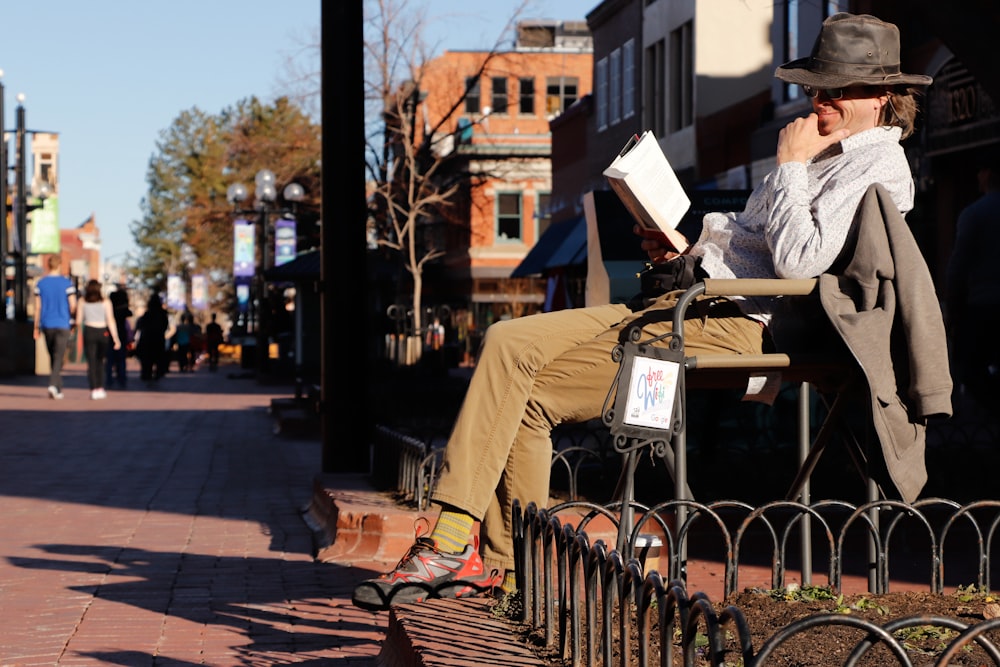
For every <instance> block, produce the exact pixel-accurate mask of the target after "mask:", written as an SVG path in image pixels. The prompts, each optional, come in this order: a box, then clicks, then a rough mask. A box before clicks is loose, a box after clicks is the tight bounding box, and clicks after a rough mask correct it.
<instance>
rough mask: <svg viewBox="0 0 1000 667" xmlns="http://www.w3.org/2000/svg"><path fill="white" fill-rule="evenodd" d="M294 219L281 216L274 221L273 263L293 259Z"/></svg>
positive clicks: (276, 264) (277, 264) (278, 264)
mask: <svg viewBox="0 0 1000 667" xmlns="http://www.w3.org/2000/svg"><path fill="white" fill-rule="evenodd" d="M295 250H296V248H295V221H294V220H289V219H287V218H282V219H280V220H278V221H277V222H276V223H274V265H275V266H281V265H282V264H285V263H287V262H290V261H292V260H293V259H295Z"/></svg>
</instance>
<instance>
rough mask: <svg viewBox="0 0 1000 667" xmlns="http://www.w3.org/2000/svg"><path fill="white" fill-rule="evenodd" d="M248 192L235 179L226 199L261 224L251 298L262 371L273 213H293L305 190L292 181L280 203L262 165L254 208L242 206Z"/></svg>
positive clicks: (269, 173)
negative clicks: (267, 273) (253, 216)
mask: <svg viewBox="0 0 1000 667" xmlns="http://www.w3.org/2000/svg"><path fill="white" fill-rule="evenodd" d="M247 194H248V193H247V189H246V187H245V186H244V185H243V184H242V183H233V184H232V185H230V186H229V187H228V188H227V189H226V200H227V201H229V203H230V204H232V206H233V212H234V213H236V214H237V215H256V221H255V224H256V227H257V228H256V230H255V231H256V236H257V238H258V241H257V243H256V245H257V246H258V249H256V250H255V260H256V262H255V263H256V269H255V271H254V280H253V284H254V295H253V298H252V299H251V303H250V309H251V321H252V322H253V332H254V337H255V338H256V346H255V348H256V349H255V352H256V362H257V364H256V368H257V371H258V372H261V373H262V372H263V371H264V365H265V360H266V359H267V349H266V348H267V343H268V340H267V337H268V334H269V333H270V332H269V331H268V328H269V327H268V326H267V324H266V320H267V315H266V312H267V309H266V307H265V303H266V301H267V282H266V281H265V280H264V272H265V271H266V270H267V269H268V268H270V264H272V263H273V259H272V260H269V257H268V248H269V243H270V240H271V233H270V232H271V228H270V216H271V214H273V213H276V214H278V215H280V216H289V215H292V214H293V213H294V210H295V209H294V207H295V204H296V203H297V202H299V201H301V200H302V199H303V197H304V195H305V191H304V190H303V189H302V186H301V185H299V184H298V183H289V184H288V185H286V186H285V189H284V190H282V198H283V199H284V201H285V202H286V206H278V205H277V199H278V190H277V187H276V186H275V179H274V172H272V171H271V170H269V169H261V170H260V171H258V172H257V174H256V176H255V177H254V204H253V208H251V209H243V208H240V205H241V204H242V203H243V202H244V201H246V199H247Z"/></svg>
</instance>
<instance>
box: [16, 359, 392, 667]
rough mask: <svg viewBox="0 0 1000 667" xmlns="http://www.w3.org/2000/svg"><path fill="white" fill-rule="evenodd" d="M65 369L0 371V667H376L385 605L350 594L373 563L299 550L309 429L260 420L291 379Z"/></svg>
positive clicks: (228, 370) (313, 455)
mask: <svg viewBox="0 0 1000 667" xmlns="http://www.w3.org/2000/svg"><path fill="white" fill-rule="evenodd" d="M65 377H66V389H65V396H66V398H65V399H64V400H61V401H56V400H52V399H50V398H48V395H47V393H46V385H47V381H46V380H47V378H45V377H35V376H17V377H4V378H0V406H2V409H0V434H2V435H0V496H2V512H0V628H2V630H0V666H2V667H15V666H16V667H29V666H32V667H33V666H45V667H51V666H53V665H58V666H64V665H65V666H70V665H71V666H74V667H76V666H83V665H129V666H136V667H138V666H143V665H156V666H164V665H170V666H185V665H213V666H219V667H224V666H227V665H275V664H311V665H319V664H324V665H325V664H336V665H372V664H375V658H376V656H377V655H378V653H379V650H380V647H381V643H382V640H383V638H384V636H385V631H386V626H387V623H388V617H389V614H388V613H387V612H381V613H378V614H372V613H370V612H366V611H363V610H360V609H357V608H355V607H354V606H352V605H351V603H350V594H351V590H352V588H353V586H354V584H355V583H356V582H357V581H358V580H359V579H361V578H364V577H367V576H371V574H370V573H371V572H372V571H378V570H383V569H385V565H386V564H385V563H379V562H375V561H372V560H367V561H365V562H362V563H358V564H357V565H354V564H351V563H348V562H339V563H338V562H334V563H330V562H326V563H321V562H317V561H316V560H314V559H313V557H312V550H313V541H312V540H313V534H312V531H311V530H310V527H309V525H307V522H306V521H305V520H304V517H303V510H304V509H305V508H307V507H308V505H309V502H310V495H311V493H312V487H313V480H314V477H315V476H316V475H317V473H318V472H319V470H320V461H321V451H320V443H319V439H318V438H317V437H311V438H310V437H291V436H282V435H275V434H273V432H272V426H273V423H272V420H271V417H270V416H269V415H268V406H269V405H270V401H271V399H272V398H275V397H287V396H290V395H291V394H292V388H291V387H290V386H283V385H282V386H265V385H263V384H261V383H259V382H257V381H256V380H254V379H248V378H245V377H240V372H239V369H238V368H237V367H235V366H230V367H227V366H225V365H223V366H221V367H220V369H219V371H218V372H216V373H211V372H209V371H208V370H207V369H206V368H199V369H198V370H196V371H195V372H193V373H178V372H171V373H170V374H168V375H167V376H166V377H164V378H163V379H162V380H160V382H159V383H158V386H156V387H155V388H150V387H147V386H146V385H145V384H144V383H142V382H140V381H139V379H138V373H137V372H136V369H135V368H134V367H132V368H130V381H131V383H132V384H131V385H130V386H129V387H128V389H127V390H124V391H122V390H117V389H110V390H109V391H108V398H107V399H106V400H103V401H92V400H90V397H89V391H88V390H87V388H86V378H85V375H84V368H83V366H82V365H80V364H73V365H70V367H69V368H68V369H67V372H66V374H65Z"/></svg>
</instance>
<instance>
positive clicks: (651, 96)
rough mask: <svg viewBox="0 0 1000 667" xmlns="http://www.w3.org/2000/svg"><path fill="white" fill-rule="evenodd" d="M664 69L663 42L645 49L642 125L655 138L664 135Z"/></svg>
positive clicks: (660, 41)
mask: <svg viewBox="0 0 1000 667" xmlns="http://www.w3.org/2000/svg"><path fill="white" fill-rule="evenodd" d="M664 67H665V44H664V42H663V40H662V39H661V40H658V41H657V42H655V43H653V44H650V45H649V46H648V47H646V66H645V67H644V68H643V77H644V79H645V85H644V86H643V91H644V99H643V113H644V114H645V118H644V122H643V125H644V126H645V127H648V128H649V129H650V130H652V131H653V134H654V135H655V136H656V137H662V136H664V134H666V125H665V118H666V113H667V112H666V94H665V90H664V86H663V81H664V76H663V70H664Z"/></svg>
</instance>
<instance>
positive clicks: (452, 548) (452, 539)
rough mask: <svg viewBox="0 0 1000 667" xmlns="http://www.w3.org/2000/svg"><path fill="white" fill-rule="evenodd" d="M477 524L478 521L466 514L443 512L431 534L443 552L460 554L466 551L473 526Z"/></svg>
mask: <svg viewBox="0 0 1000 667" xmlns="http://www.w3.org/2000/svg"><path fill="white" fill-rule="evenodd" d="M475 522H476V520H475V519H474V518H472V516H471V515H469V514H466V513H465V512H457V511H453V510H442V511H441V515H440V516H439V517H438V520H437V524H435V525H434V530H433V532H431V539H432V540H434V542H435V543H436V544H437V548H438V549H440V550H441V551H444V552H447V553H452V554H460V553H462V552H463V551H465V546H466V545H467V544H468V543H469V536H470V535H472V525H473V524H474V523H475Z"/></svg>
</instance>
